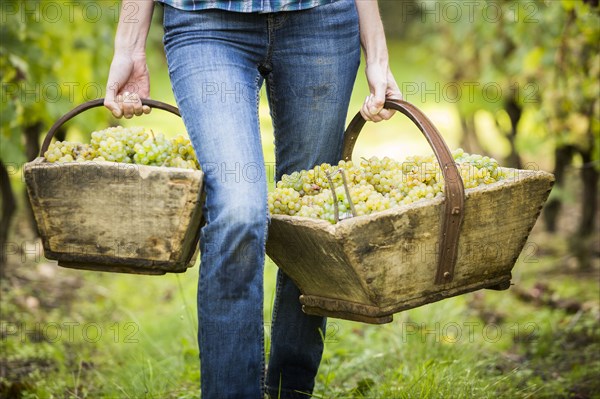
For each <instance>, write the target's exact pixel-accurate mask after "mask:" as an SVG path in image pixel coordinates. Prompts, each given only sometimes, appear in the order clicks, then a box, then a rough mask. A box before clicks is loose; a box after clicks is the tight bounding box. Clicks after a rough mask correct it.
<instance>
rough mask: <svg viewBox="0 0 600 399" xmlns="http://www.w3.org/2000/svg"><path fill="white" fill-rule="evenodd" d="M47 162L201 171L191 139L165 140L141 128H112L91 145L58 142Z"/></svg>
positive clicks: (97, 134) (93, 136)
mask: <svg viewBox="0 0 600 399" xmlns="http://www.w3.org/2000/svg"><path fill="white" fill-rule="evenodd" d="M44 157H45V158H46V160H47V161H48V162H73V161H78V162H82V161H109V162H124V163H132V162H135V163H138V164H142V165H152V166H170V167H177V168H186V169H200V166H199V163H198V160H197V158H196V154H195V152H194V148H193V146H192V144H191V142H190V140H189V139H187V138H185V137H183V136H181V135H180V136H177V137H175V138H173V139H168V138H166V137H165V136H164V135H163V134H161V133H158V134H155V133H154V132H153V131H152V130H149V129H144V128H141V127H131V128H125V127H122V126H116V127H110V128H107V129H104V130H100V131H95V132H92V134H91V139H90V144H80V143H71V142H67V141H64V142H60V141H57V142H55V143H52V144H51V145H50V146H49V148H48V151H46V153H45V154H44Z"/></svg>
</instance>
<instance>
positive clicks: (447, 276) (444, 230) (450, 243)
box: [342, 100, 465, 284]
mask: <svg viewBox="0 0 600 399" xmlns="http://www.w3.org/2000/svg"><path fill="white" fill-rule="evenodd" d="M384 108H387V109H393V110H396V111H398V112H401V113H403V114H404V115H406V116H407V117H408V118H409V119H410V120H411V121H412V122H413V123H414V124H415V125H417V127H418V128H419V130H420V131H421V133H423V135H424V136H425V138H426V139H427V142H428V143H429V145H430V146H431V148H432V149H433V152H434V154H435V156H436V158H437V161H438V163H439V164H440V167H441V170H442V175H443V176H444V181H445V187H444V193H445V197H446V198H445V201H444V204H443V210H442V223H441V229H440V240H439V244H440V247H439V258H438V268H437V273H436V277H435V283H436V284H445V283H449V282H451V281H452V278H453V276H454V268H455V266H456V261H457V258H458V239H459V236H460V226H461V224H462V221H463V218H464V204H465V190H464V185H463V181H462V178H461V176H460V173H459V171H458V168H457V167H456V163H455V162H454V158H453V157H452V153H451V152H450V149H449V148H448V146H447V145H446V142H445V141H444V139H443V138H442V135H441V134H440V132H439V131H438V130H437V129H436V128H435V126H434V125H433V123H431V121H430V120H429V119H428V118H427V116H425V114H423V112H421V111H420V110H419V109H418V108H417V107H415V106H414V105H412V104H410V103H408V102H406V101H402V100H395V101H391V100H390V101H386V103H385V105H384ZM365 123H366V121H365V120H364V119H363V117H362V116H361V114H360V113H358V114H357V115H356V116H355V117H354V119H353V120H352V122H350V124H349V125H348V128H347V129H346V132H345V134H344V147H343V153H342V159H344V160H345V161H348V160H350V159H351V158H352V152H353V150H354V145H355V144H356V140H357V139H358V135H359V134H360V132H361V130H362V128H363V127H364V125H365Z"/></svg>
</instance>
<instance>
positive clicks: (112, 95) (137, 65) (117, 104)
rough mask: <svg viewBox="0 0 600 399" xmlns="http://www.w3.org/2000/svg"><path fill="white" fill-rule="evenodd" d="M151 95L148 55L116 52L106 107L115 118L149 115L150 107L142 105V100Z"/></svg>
mask: <svg viewBox="0 0 600 399" xmlns="http://www.w3.org/2000/svg"><path fill="white" fill-rule="evenodd" d="M149 95H150V75H149V73H148V66H147V65H146V54H145V53H141V54H137V55H136V54H133V55H131V54H121V53H117V52H115V55H114V57H113V60H112V63H111V65H110V71H109V73H108V82H107V84H106V96H105V98H104V106H105V107H106V108H108V109H109V110H110V111H111V112H112V114H113V115H114V117H115V118H121V117H122V116H124V117H125V118H126V119H130V118H132V117H133V115H137V116H139V115H142V114H149V113H150V110H151V109H150V107H149V106H147V105H142V101H141V99H142V98H148V97H149Z"/></svg>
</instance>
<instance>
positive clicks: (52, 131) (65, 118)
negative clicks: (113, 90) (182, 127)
mask: <svg viewBox="0 0 600 399" xmlns="http://www.w3.org/2000/svg"><path fill="white" fill-rule="evenodd" d="M103 105H104V98H98V99H96V100H91V101H88V102H85V103H83V104H81V105H78V106H77V107H75V108H73V109H72V110H70V111H69V112H67V113H66V114H64V115H63V116H61V117H60V119H59V120H57V121H56V122H54V125H52V127H51V128H50V130H48V133H47V134H46V138H45V139H44V142H43V144H42V149H41V150H40V156H41V157H43V156H44V153H45V152H46V151H48V147H49V146H50V142H51V141H52V137H54V134H55V133H56V131H57V130H58V129H59V128H60V127H61V126H62V125H64V124H65V123H66V122H67V121H69V120H71V119H72V118H74V117H75V116H77V115H79V114H80V113H82V112H84V111H87V110H88V109H90V108H96V107H101V106H103ZM142 105H147V106H149V107H151V108H158V109H162V110H163V111H167V112H170V113H172V114H173V115H177V116H181V114H180V113H179V109H177V107H174V106H172V105H170V104H167V103H163V102H161V101H156V100H150V99H149V98H143V99H142Z"/></svg>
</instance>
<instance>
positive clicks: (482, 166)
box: [268, 149, 506, 223]
mask: <svg viewBox="0 0 600 399" xmlns="http://www.w3.org/2000/svg"><path fill="white" fill-rule="evenodd" d="M452 155H453V158H454V160H455V161H456V163H457V166H458V170H459V171H460V174H461V177H462V179H463V183H464V186H465V189H467V188H473V187H477V186H480V185H486V184H491V183H495V182H497V181H499V180H502V179H504V178H505V177H506V172H505V171H504V170H503V169H502V168H500V167H499V165H498V162H497V161H496V160H495V159H493V158H490V157H487V156H482V155H476V154H467V153H465V152H464V151H463V150H462V149H457V150H455V151H454V152H453V153H452ZM332 185H333V191H335V200H334V194H333V192H332V189H331V186H332ZM443 192H444V180H443V176H442V171H441V169H440V166H439V164H438V162H437V160H436V158H435V156H433V155H430V156H412V157H408V158H407V159H405V160H404V161H396V160H393V159H391V158H388V157H385V158H382V159H379V158H377V157H372V158H370V159H364V158H363V159H361V160H360V162H358V163H354V162H352V161H347V162H346V161H340V163H339V164H338V165H335V166H332V165H329V164H321V165H317V166H315V167H314V168H313V169H310V170H302V171H300V172H294V173H292V174H290V175H284V176H282V178H281V180H280V181H279V182H277V186H276V188H275V190H274V191H272V192H270V193H269V196H268V203H269V211H270V212H271V214H273V215H276V214H281V215H290V216H294V215H296V216H304V217H310V218H317V219H323V220H327V221H329V222H331V223H335V222H336V217H335V215H336V209H335V208H336V203H337V208H338V210H337V213H338V214H339V218H340V219H343V218H345V217H348V216H349V215H350V212H351V211H352V208H354V209H353V213H354V214H355V215H356V216H362V215H368V214H371V213H374V212H378V211H383V210H386V209H390V208H393V207H397V206H400V205H406V204H410V203H413V202H416V201H419V200H422V199H431V198H435V197H437V196H440V195H442V194H443ZM348 196H349V197H350V201H348Z"/></svg>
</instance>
